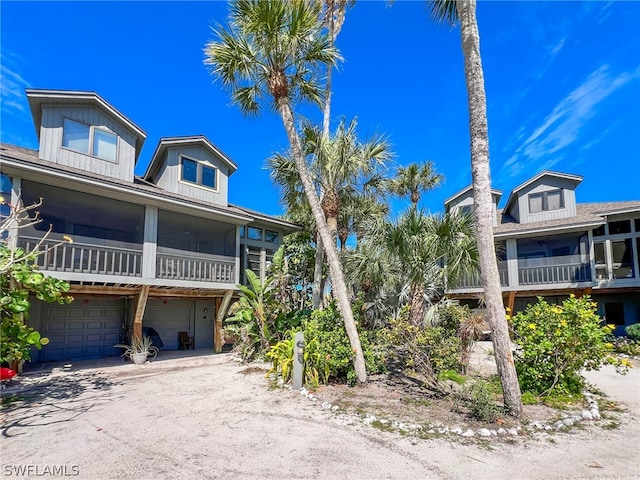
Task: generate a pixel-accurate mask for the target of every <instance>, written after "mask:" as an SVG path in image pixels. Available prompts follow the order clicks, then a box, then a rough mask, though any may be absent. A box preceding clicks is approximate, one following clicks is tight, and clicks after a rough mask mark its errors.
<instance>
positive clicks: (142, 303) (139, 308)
mask: <svg viewBox="0 0 640 480" xmlns="http://www.w3.org/2000/svg"><path fill="white" fill-rule="evenodd" d="M148 296H149V285H142V287H140V293H139V294H138V295H136V315H135V317H134V319H133V336H134V337H137V338H142V317H144V309H145V308H146V307H147V297H148Z"/></svg>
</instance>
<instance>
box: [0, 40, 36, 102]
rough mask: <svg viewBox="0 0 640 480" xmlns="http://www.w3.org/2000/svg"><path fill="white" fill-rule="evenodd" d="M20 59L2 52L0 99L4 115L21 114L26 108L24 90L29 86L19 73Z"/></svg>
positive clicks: (0, 62)
mask: <svg viewBox="0 0 640 480" xmlns="http://www.w3.org/2000/svg"><path fill="white" fill-rule="evenodd" d="M21 63H23V62H22V58H21V57H19V56H17V55H15V54H12V53H10V52H6V51H3V52H2V57H1V59H0V98H1V99H2V108H3V110H4V111H5V113H21V112H24V111H25V110H26V108H27V103H26V99H25V95H24V89H25V88H28V87H30V86H31V85H30V84H29V82H28V81H27V80H25V79H24V78H23V76H22V75H21V74H20V73H19V72H20V64H21Z"/></svg>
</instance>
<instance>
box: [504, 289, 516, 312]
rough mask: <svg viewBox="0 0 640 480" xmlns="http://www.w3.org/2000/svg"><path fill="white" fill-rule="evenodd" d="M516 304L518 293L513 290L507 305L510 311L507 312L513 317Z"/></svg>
mask: <svg viewBox="0 0 640 480" xmlns="http://www.w3.org/2000/svg"><path fill="white" fill-rule="evenodd" d="M514 303H516V292H515V290H511V291H510V292H509V297H508V298H507V305H506V307H507V308H508V309H509V310H507V312H509V315H513V305H514Z"/></svg>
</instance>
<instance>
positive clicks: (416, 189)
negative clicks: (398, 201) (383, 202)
mask: <svg viewBox="0 0 640 480" xmlns="http://www.w3.org/2000/svg"><path fill="white" fill-rule="evenodd" d="M442 180H443V177H442V175H440V174H438V173H435V169H434V167H433V163H432V162H425V163H423V164H422V165H419V164H417V163H411V164H409V165H407V166H406V167H400V168H398V171H397V173H396V175H395V177H394V178H391V179H389V180H388V181H387V189H388V190H389V192H391V193H392V194H394V195H397V196H399V197H404V196H407V195H408V196H409V200H411V204H412V205H413V206H414V208H415V207H416V206H417V205H418V202H419V201H420V197H421V196H422V192H426V191H428V190H433V189H434V188H436V187H437V186H438V185H440V183H441V182H442Z"/></svg>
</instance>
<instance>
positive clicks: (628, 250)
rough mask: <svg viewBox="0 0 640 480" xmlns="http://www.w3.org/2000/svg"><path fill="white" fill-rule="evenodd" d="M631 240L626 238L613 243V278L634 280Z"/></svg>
mask: <svg viewBox="0 0 640 480" xmlns="http://www.w3.org/2000/svg"><path fill="white" fill-rule="evenodd" d="M632 245H633V244H632V243H631V239H630V238H626V239H624V240H620V241H617V242H611V256H612V259H613V278H634V277H635V272H634V271H633V247H632Z"/></svg>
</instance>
